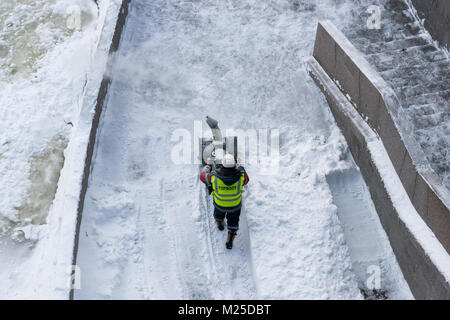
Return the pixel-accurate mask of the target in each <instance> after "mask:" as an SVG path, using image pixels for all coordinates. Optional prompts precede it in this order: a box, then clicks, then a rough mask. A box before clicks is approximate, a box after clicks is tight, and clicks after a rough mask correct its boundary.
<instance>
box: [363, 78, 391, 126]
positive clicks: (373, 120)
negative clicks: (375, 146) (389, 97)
mask: <svg viewBox="0 0 450 320" xmlns="http://www.w3.org/2000/svg"><path fill="white" fill-rule="evenodd" d="M359 94H360V97H359V99H360V103H359V106H358V111H359V112H360V113H361V114H362V115H364V118H365V117H367V119H368V122H369V124H370V126H371V127H372V128H375V127H376V125H377V122H378V117H379V116H380V112H385V111H384V110H380V107H381V106H380V102H381V95H380V92H379V91H378V89H377V88H376V87H375V86H374V85H373V83H372V82H371V81H370V80H369V79H368V78H367V76H366V75H365V74H364V73H361V74H360V77H359Z"/></svg>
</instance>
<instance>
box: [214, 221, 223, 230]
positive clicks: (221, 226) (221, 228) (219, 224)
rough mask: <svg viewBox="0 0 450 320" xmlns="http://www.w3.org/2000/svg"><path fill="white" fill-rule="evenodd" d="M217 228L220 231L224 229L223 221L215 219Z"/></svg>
mask: <svg viewBox="0 0 450 320" xmlns="http://www.w3.org/2000/svg"><path fill="white" fill-rule="evenodd" d="M216 223H217V228H219V230H220V231H222V230H223V229H225V223H224V222H223V219H216Z"/></svg>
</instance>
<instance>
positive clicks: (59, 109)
mask: <svg viewBox="0 0 450 320" xmlns="http://www.w3.org/2000/svg"><path fill="white" fill-rule="evenodd" d="M116 2H118V1H109V0H103V1H99V2H98V6H97V5H96V3H95V2H94V1H91V0H64V1H51V0H49V1H29V2H27V1H21V2H20V3H18V2H17V1H13V2H10V1H6V2H4V1H2V2H1V9H2V15H1V16H2V17H4V16H7V17H8V18H7V20H8V21H9V22H11V23H12V24H11V26H10V27H8V24H4V25H1V27H4V29H3V33H2V38H1V39H2V41H8V47H9V51H8V53H7V54H6V55H3V56H2V57H1V58H2V59H1V60H0V64H2V65H3V64H4V65H11V63H13V64H15V67H17V72H13V74H11V70H9V69H7V68H5V69H3V68H2V69H3V71H4V72H5V73H4V74H2V77H3V76H5V77H4V78H2V77H0V82H1V85H2V86H1V89H0V93H1V95H0V105H1V106H2V109H1V110H0V127H1V128H2V131H1V133H0V179H1V181H2V189H1V194H0V230H1V232H0V266H1V267H2V270H3V272H2V276H1V277H0V283H1V286H0V297H2V298H67V297H68V288H69V287H68V283H66V280H68V277H66V276H67V275H68V274H70V271H71V270H70V268H71V267H70V265H71V257H72V246H73V235H74V231H73V230H74V225H75V217H74V216H73V214H74V213H73V212H72V213H73V214H72V215H71V212H69V211H67V210H64V209H65V208H64V206H59V207H58V208H57V210H53V211H52V207H51V205H52V202H53V200H54V197H55V192H56V190H57V183H58V181H59V178H60V170H61V168H62V166H63V163H64V161H65V157H66V156H67V154H66V152H65V151H66V150H65V149H66V146H67V144H68V143H69V146H70V142H71V141H72V140H77V137H74V136H73V133H74V132H75V133H77V128H78V127H79V125H78V120H79V118H80V117H81V115H80V111H81V105H82V102H83V97H84V93H85V92H84V91H85V86H86V84H87V82H88V80H89V72H90V70H91V68H92V67H93V62H94V54H95V53H96V50H97V46H98V45H99V41H100V35H101V34H102V30H103V27H104V23H106V24H110V25H111V26H112V27H111V28H109V29H111V30H107V31H108V32H107V33H108V35H109V39H106V42H107V43H106V46H107V48H106V50H105V52H104V53H103V55H105V57H106V56H107V52H108V49H109V43H110V39H111V36H112V33H113V31H114V26H115V19H116V18H117V12H118V5H117V3H116ZM110 3H116V5H115V6H112V9H111V10H109V11H111V12H110V13H109V15H110V16H111V17H110V19H109V20H106V22H105V15H106V12H107V11H108V8H109V7H110ZM118 3H119V4H120V2H118ZM78 9H79V11H78ZM3 13H5V14H4V15H3ZM78 13H79V14H80V24H79V28H78V27H77V18H76V15H77V14H78ZM74 14H75V16H74ZM2 22H4V21H2ZM9 22H8V23H9ZM71 26H75V28H74V29H71V30H69V31H67V29H68V28H69V27H71ZM8 28H9V29H8ZM11 28H12V29H11ZM69 29H70V28H69ZM106 29H108V28H106ZM27 39H28V40H29V41H28V40H27ZM24 43H26V44H27V45H24ZM0 50H1V49H0ZM19 58H20V59H19ZM19 60H20V63H19V62H17V63H16V62H14V61H19ZM8 70H9V71H8ZM8 72H9V73H8ZM101 72H103V71H101ZM100 77H101V74H100ZM100 79H101V78H100ZM85 112H88V113H89V112H90V110H87V111H85ZM3 129H4V130H3ZM87 132H88V131H87ZM82 134H85V133H82ZM69 141H70V142H69ZM81 156H82V155H81ZM78 162H79V163H83V161H82V160H81V159H79V158H78ZM61 187H62V185H59V186H58V188H61ZM75 187H76V186H74V185H72V186H69V188H70V189H75ZM60 197H64V195H61V196H60ZM75 201H77V199H75ZM49 212H52V213H51V214H50V215H49V216H47V215H48V213H49ZM74 212H76V211H74ZM67 226H69V227H70V228H67ZM67 246H68V247H67ZM30 249H32V250H30Z"/></svg>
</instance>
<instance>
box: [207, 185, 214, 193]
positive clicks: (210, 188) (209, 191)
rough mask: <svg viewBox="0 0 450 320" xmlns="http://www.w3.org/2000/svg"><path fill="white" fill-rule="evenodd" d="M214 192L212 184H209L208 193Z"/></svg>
mask: <svg viewBox="0 0 450 320" xmlns="http://www.w3.org/2000/svg"><path fill="white" fill-rule="evenodd" d="M212 192H213V188H212V186H211V185H209V186H208V193H209V194H211V193H212Z"/></svg>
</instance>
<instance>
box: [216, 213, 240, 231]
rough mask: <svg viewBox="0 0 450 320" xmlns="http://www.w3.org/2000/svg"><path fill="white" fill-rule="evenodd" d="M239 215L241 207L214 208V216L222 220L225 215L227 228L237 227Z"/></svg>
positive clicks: (234, 228)
mask: <svg viewBox="0 0 450 320" xmlns="http://www.w3.org/2000/svg"><path fill="white" fill-rule="evenodd" d="M240 215H241V208H239V209H237V210H235V211H222V210H219V209H217V208H214V218H216V219H221V220H222V219H225V216H226V217H227V225H228V230H237V229H239V216H240Z"/></svg>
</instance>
